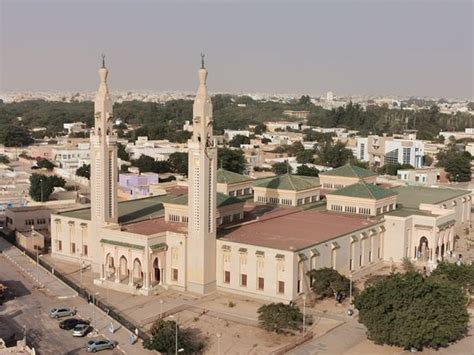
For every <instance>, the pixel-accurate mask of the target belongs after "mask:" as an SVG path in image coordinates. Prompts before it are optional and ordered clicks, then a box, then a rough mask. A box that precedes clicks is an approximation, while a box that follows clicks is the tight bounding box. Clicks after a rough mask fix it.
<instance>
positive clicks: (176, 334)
mask: <svg viewBox="0 0 474 355" xmlns="http://www.w3.org/2000/svg"><path fill="white" fill-rule="evenodd" d="M170 318H172V319H175V321H174V324H175V325H176V330H175V340H174V352H175V354H176V355H178V353H182V352H183V351H184V349H183V348H181V349H178V318H175V316H173V315H171V316H170Z"/></svg>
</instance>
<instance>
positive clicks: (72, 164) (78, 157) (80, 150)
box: [53, 143, 90, 172]
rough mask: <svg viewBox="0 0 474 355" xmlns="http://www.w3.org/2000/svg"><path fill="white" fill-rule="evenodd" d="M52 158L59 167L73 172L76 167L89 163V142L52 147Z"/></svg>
mask: <svg viewBox="0 0 474 355" xmlns="http://www.w3.org/2000/svg"><path fill="white" fill-rule="evenodd" d="M53 160H54V162H55V163H56V166H58V167H59V168H62V169H64V170H67V171H70V172H75V171H76V169H77V168H79V167H81V166H83V165H87V164H89V163H90V143H79V144H77V145H68V146H64V147H61V146H57V147H55V148H53Z"/></svg>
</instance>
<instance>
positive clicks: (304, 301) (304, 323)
mask: <svg viewBox="0 0 474 355" xmlns="http://www.w3.org/2000/svg"><path fill="white" fill-rule="evenodd" d="M305 326H306V295H303V336H304V332H305Z"/></svg>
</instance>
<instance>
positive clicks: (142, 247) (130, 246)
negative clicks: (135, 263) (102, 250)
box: [100, 239, 145, 250]
mask: <svg viewBox="0 0 474 355" xmlns="http://www.w3.org/2000/svg"><path fill="white" fill-rule="evenodd" d="M100 242H101V243H104V244H111V245H118V246H120V247H125V248H130V249H140V250H143V249H145V247H144V246H143V245H138V244H130V243H125V242H118V241H116V240H109V239H101V240H100Z"/></svg>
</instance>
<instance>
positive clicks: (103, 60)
mask: <svg viewBox="0 0 474 355" xmlns="http://www.w3.org/2000/svg"><path fill="white" fill-rule="evenodd" d="M102 68H105V54H102Z"/></svg>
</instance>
